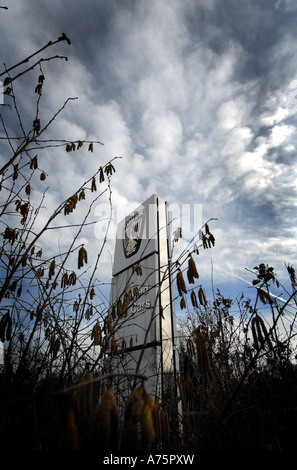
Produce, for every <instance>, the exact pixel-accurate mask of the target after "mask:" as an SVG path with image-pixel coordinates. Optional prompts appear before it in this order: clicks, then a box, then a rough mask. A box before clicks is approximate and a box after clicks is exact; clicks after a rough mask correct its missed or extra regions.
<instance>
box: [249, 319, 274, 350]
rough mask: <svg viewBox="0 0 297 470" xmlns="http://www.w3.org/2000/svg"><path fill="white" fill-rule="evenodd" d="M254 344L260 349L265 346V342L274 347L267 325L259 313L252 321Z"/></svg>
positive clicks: (270, 347)
mask: <svg viewBox="0 0 297 470" xmlns="http://www.w3.org/2000/svg"><path fill="white" fill-rule="evenodd" d="M251 327H252V335H253V340H254V346H255V348H256V349H257V350H258V351H259V350H260V349H264V348H265V343H266V344H267V346H268V348H269V349H270V350H272V349H273V346H272V343H271V340H270V337H269V334H268V332H267V329H266V326H265V324H264V322H263V320H262V318H261V317H259V315H256V316H255V317H254V318H253V319H252V322H251Z"/></svg>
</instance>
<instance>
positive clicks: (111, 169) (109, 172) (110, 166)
mask: <svg viewBox="0 0 297 470" xmlns="http://www.w3.org/2000/svg"><path fill="white" fill-rule="evenodd" d="M104 171H105V173H106V175H107V176H108V175H112V172H115V168H114V166H113V164H112V163H108V165H106V167H105V169H104Z"/></svg>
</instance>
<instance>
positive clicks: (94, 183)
mask: <svg viewBox="0 0 297 470" xmlns="http://www.w3.org/2000/svg"><path fill="white" fill-rule="evenodd" d="M91 191H92V192H94V191H97V185H96V180H95V176H93V178H92V184H91Z"/></svg>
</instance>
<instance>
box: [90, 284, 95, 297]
mask: <svg viewBox="0 0 297 470" xmlns="http://www.w3.org/2000/svg"><path fill="white" fill-rule="evenodd" d="M94 296H95V289H94V287H92V288H91V290H90V299H91V300H93V298H94Z"/></svg>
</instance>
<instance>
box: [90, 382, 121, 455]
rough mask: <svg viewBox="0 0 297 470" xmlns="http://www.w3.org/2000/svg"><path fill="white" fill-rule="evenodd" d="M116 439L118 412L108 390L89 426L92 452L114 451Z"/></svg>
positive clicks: (111, 394)
mask: <svg viewBox="0 0 297 470" xmlns="http://www.w3.org/2000/svg"><path fill="white" fill-rule="evenodd" d="M117 439H118V410H117V405H116V401H115V398H114V396H113V393H112V390H111V389H108V390H107V391H106V392H105V393H104V395H103V397H102V400H101V403H100V404H98V405H97V407H96V409H95V413H94V417H93V420H92V425H91V438H90V440H91V445H92V446H93V450H95V449H99V450H103V451H110V450H115V449H116V446H117Z"/></svg>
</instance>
